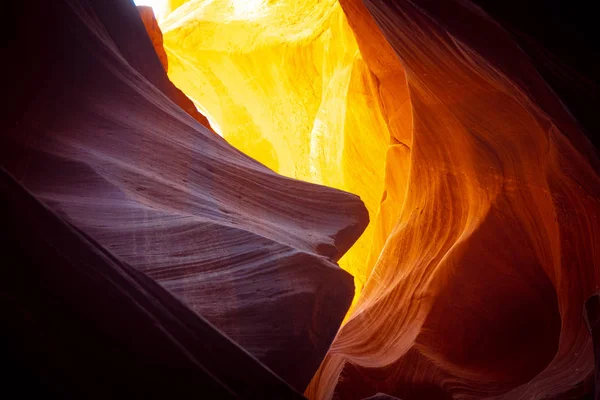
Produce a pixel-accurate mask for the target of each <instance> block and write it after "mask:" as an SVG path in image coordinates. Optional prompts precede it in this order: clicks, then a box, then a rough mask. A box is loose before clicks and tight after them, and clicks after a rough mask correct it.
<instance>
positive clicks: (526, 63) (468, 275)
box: [161, 0, 600, 399]
mask: <svg viewBox="0 0 600 400" xmlns="http://www.w3.org/2000/svg"><path fill="white" fill-rule="evenodd" d="M175 3H177V4H176V6H179V8H177V9H175V11H173V12H172V13H171V14H170V15H169V16H167V18H166V20H165V21H164V23H163V24H162V26H161V27H162V28H163V30H164V32H165V47H166V48H167V54H168V57H169V60H170V62H171V65H173V69H172V70H171V71H170V77H171V79H173V81H174V82H176V83H177V85H179V86H180V87H182V88H183V89H184V90H185V92H186V93H188V95H190V96H191V98H193V99H194V102H195V103H198V104H201V105H202V106H203V107H205V109H206V111H207V113H208V114H209V115H211V117H212V118H213V119H214V120H215V121H216V125H218V126H220V132H221V133H222V135H223V136H224V137H225V138H226V139H227V140H228V141H230V142H231V143H232V144H234V145H235V146H237V147H238V148H240V149H242V150H243V151H244V152H247V153H248V154H250V155H252V156H253V157H256V158H258V159H261V160H263V161H264V162H265V163H267V164H268V165H271V166H272V167H273V168H275V169H277V170H279V171H280V172H282V173H283V174H287V175H290V176H294V177H299V178H302V179H309V180H313V181H315V182H321V183H326V184H329V185H333V186H337V187H340V188H345V189H349V190H353V191H355V192H356V193H359V194H360V195H361V198H364V199H365V202H366V205H367V208H368V209H369V212H370V214H371V219H372V220H373V221H374V222H373V224H372V225H371V227H370V228H369V229H367V234H366V235H365V236H363V238H362V239H361V242H360V243H361V246H363V250H362V251H361V252H360V253H354V252H349V254H348V259H346V260H343V261H347V264H346V263H341V265H342V266H343V267H344V268H347V270H348V271H350V272H351V273H352V274H354V275H355V280H356V282H357V285H356V286H357V289H358V290H357V296H358V297H357V299H356V301H355V306H354V307H353V308H352V309H351V311H350V313H349V315H348V316H347V320H346V322H345V324H344V326H343V327H342V329H341V330H340V332H339V334H338V336H337V338H336V340H335V341H334V343H333V345H332V348H331V349H330V351H329V354H328V356H327V358H326V360H325V362H324V363H323V364H322V366H321V369H320V371H319V373H318V374H317V375H316V376H315V378H314V379H313V382H312V384H311V386H310V387H309V389H308V390H307V392H306V394H307V395H308V396H309V397H310V398H315V399H328V398H331V397H332V396H333V397H334V398H340V399H360V398H364V397H367V396H370V395H373V394H375V393H377V392H378V391H380V392H386V393H389V394H392V395H395V396H398V397H400V398H408V399H411V398H417V399H418V398H427V399H438V398H439V399H445V398H457V399H479V398H506V399H541V398H563V397H566V398H577V397H581V396H583V395H585V394H586V393H589V392H590V388H591V382H592V379H591V378H592V374H591V373H592V368H593V356H592V355H593V354H592V349H591V347H592V346H591V340H590V336H589V334H588V333H587V332H586V329H585V325H584V323H583V314H582V305H583V303H584V301H585V300H586V299H587V298H588V297H589V296H590V295H591V294H592V293H594V292H595V291H597V290H598V287H599V285H600V274H599V272H598V271H599V266H600V259H599V254H600V247H599V246H600V237H599V229H600V225H599V224H600V222H599V220H598V214H599V213H600V179H599V171H600V167H599V166H600V164H599V161H598V157H597V154H596V151H595V150H594V148H593V147H592V146H591V145H590V144H589V142H588V140H587V139H586V137H585V135H584V134H583V132H582V131H581V129H580V127H579V126H578V124H577V122H576V121H575V120H574V118H573V117H572V116H571V114H570V113H569V112H568V110H567V109H566V108H565V106H564V105H563V104H562V103H561V101H560V100H559V98H558V97H557V96H556V95H555V94H554V92H553V91H552V90H551V89H550V87H549V86H548V85H547V84H546V82H545V81H544V80H543V79H542V78H541V76H540V74H539V73H538V71H537V70H536V68H535V66H534V64H533V63H532V61H531V59H530V58H529V57H528V55H527V54H526V53H525V52H524V51H523V50H522V48H521V47H520V46H519V43H517V41H516V40H515V38H514V37H513V36H512V35H511V34H509V33H508V31H507V30H505V29H504V28H503V27H502V26H501V25H499V24H498V23H497V22H496V21H494V20H493V19H492V18H490V17H489V16H488V15H487V14H486V13H485V12H484V11H483V10H482V9H480V8H478V7H477V6H475V5H474V4H473V3H471V2H468V1H450V2H430V1H392V0H389V1H384V0H369V1H365V4H363V2H362V1H359V0H340V4H338V3H337V2H334V1H331V2H304V3H303V6H302V7H298V6H295V4H296V2H286V1H283V2H277V3H276V4H273V3H266V2H252V4H250V3H249V2H246V3H245V7H246V8H244V9H243V10H241V9H238V8H237V7H238V5H239V2H236V1H234V0H221V1H215V2H209V3H206V2H202V1H199V0H190V1H179V2H173V4H175ZM252 5H254V7H252ZM340 5H341V9H340ZM172 9H174V7H173V8H172ZM340 11H343V12H344V14H345V16H346V18H347V21H346V19H344V18H341V17H340ZM340 18H341V19H340ZM349 29H351V30H352V32H353V33H354V36H352V35H350V34H349V33H348V30H349ZM225 38H226V39H225ZM258 60H259V61H258ZM313 66H316V68H314V67H313ZM350 69H351V70H352V75H351V77H350V78H347V77H346V75H345V73H346V71H348V70H350ZM364 82H368V84H367V85H365V84H364ZM307 88H308V89H307ZM331 93H336V94H337V96H344V97H345V98H344V101H343V102H331V101H329V100H330V99H331V98H330V97H328V95H329V94H331ZM367 99H368V100H367ZM366 104H368V105H369V107H368V111H365V110H364V107H365V105H366ZM228 110H235V112H234V113H227V111H228ZM352 118H357V119H359V118H360V119H359V122H357V123H356V125H355V127H356V128H353V125H352V123H348V121H352ZM323 126H325V127H327V128H329V129H322V127H323ZM323 132H325V133H326V134H324V135H323V134H322V133H323ZM382 135H383V137H382ZM342 140H343V142H342V143H341V141H342ZM367 143H368V145H369V146H370V147H368V148H367V147H361V146H367ZM371 143H376V145H371ZM315 144H317V145H318V146H319V149H320V152H319V153H318V155H317V157H313V153H311V152H309V151H307V150H303V149H306V148H311V149H312V147H311V146H312V145H315ZM349 144H351V146H352V147H354V148H358V149H361V150H362V152H359V153H358V154H357V153H352V152H348V151H346V150H347V146H348V145H349ZM371 146H372V147H371ZM307 155H308V156H307ZM382 161H384V166H383V167H381V164H380V163H381V162H382ZM307 171H308V172H310V173H308V172H307ZM352 171H373V172H372V173H371V172H369V174H370V176H371V178H370V179H369V180H368V181H367V182H365V180H363V179H361V178H360V177H359V178H357V177H356V176H357V175H360V174H353V173H352ZM352 179H357V180H356V182H359V183H360V184H356V189H354V187H353V182H352ZM365 192H367V193H365ZM363 283H364V289H362V290H361V287H362V286H363Z"/></svg>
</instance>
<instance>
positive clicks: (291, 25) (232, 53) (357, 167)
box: [161, 0, 390, 292]
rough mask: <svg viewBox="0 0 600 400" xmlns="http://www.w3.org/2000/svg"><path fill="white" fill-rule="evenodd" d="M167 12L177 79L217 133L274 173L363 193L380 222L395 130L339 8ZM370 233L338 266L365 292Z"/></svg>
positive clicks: (168, 45) (203, 6)
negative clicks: (385, 117)
mask: <svg viewBox="0 0 600 400" xmlns="http://www.w3.org/2000/svg"><path fill="white" fill-rule="evenodd" d="M168 8H169V9H170V10H171V11H172V13H171V14H169V15H168V16H167V17H166V19H165V20H164V21H163V23H162V24H161V28H162V30H163V34H164V45H165V49H166V51H167V55H168V58H169V77H170V79H171V80H172V81H173V82H174V83H175V85H176V86H177V87H179V88H180V89H182V90H183V91H184V92H185V93H186V95H187V96H188V97H190V98H191V99H192V100H193V101H194V103H195V104H196V105H197V107H198V108H199V109H200V110H201V111H202V112H203V113H204V114H205V115H207V116H208V117H209V120H210V121H211V125H212V126H213V128H215V130H216V131H218V132H219V133H220V134H222V135H223V137H224V138H225V139H227V141H229V142H230V143H231V144H233V145H234V146H236V147H237V148H238V149H240V150H242V151H243V152H245V153H246V154H248V155H250V156H252V157H253V158H255V159H257V160H258V161H260V162H261V163H263V164H265V165H266V166H268V167H270V168H272V169H273V170H275V171H276V172H279V173H281V174H283V175H286V176H289V177H293V178H297V179H301V180H306V181H310V182H314V183H319V184H324V185H328V186H331V187H335V188H339V189H342V190H346V191H350V192H353V193H356V194H358V195H359V196H360V197H361V199H362V200H363V201H364V202H365V205H366V206H367V208H368V210H369V214H370V216H371V219H372V220H374V219H375V217H376V215H377V213H378V208H379V203H380V200H381V193H382V191H383V180H384V163H385V157H386V151H387V150H386V149H387V146H388V142H389V137H390V133H389V132H388V125H387V123H386V121H385V119H384V117H383V113H382V108H383V106H384V104H382V102H381V101H380V100H379V92H378V90H379V88H378V82H377V79H376V78H375V75H374V74H373V73H371V72H370V70H369V68H367V66H366V65H365V63H364V61H363V59H362V57H361V54H360V51H359V48H358V45H357V42H356V39H355V38H354V34H353V32H352V29H351V28H350V26H349V25H348V23H347V21H346V17H345V15H344V12H343V10H342V8H341V7H340V5H339V3H338V2H337V1H334V0H328V1H316V0H314V1H305V2H297V1H296V0H286V1H280V2H277V3H273V4H271V3H268V2H266V1H260V0H259V1H233V0H217V1H210V2H208V1H199V0H193V1H187V2H182V1H171V2H170V6H169V7H168ZM173 10H174V11H173ZM372 236H373V231H372V228H368V229H367V230H366V231H365V233H364V235H363V236H362V238H361V239H360V240H359V241H358V242H357V244H356V245H355V246H354V247H353V248H352V249H351V250H350V251H349V252H348V253H347V254H346V256H344V258H343V259H342V260H341V261H340V265H341V266H342V267H343V268H344V269H346V270H348V271H349V272H350V273H352V274H353V275H354V276H355V284H356V286H357V292H358V291H360V290H361V287H362V285H363V284H364V281H365V279H366V276H367V273H368V271H369V269H370V266H369V263H368V262H367V260H368V254H369V251H370V243H371V237H372ZM379 247H381V244H380V245H379ZM374 258H376V256H375V257H374Z"/></svg>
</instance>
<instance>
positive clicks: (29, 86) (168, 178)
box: [0, 0, 368, 390]
mask: <svg viewBox="0 0 600 400" xmlns="http://www.w3.org/2000/svg"><path fill="white" fill-rule="evenodd" d="M33 3H35V4H33ZM33 3H32V2H29V3H28V4H27V7H25V6H22V7H21V8H22V9H21V11H22V12H20V13H19V12H18V13H17V14H16V15H17V19H16V25H15V29H14V32H15V33H16V35H17V38H18V40H16V41H13V42H9V43H8V45H9V46H8V50H7V51H8V52H10V54H13V55H14V59H15V60H16V62H15V63H14V64H11V65H10V70H9V71H8V74H9V75H10V76H11V77H12V78H14V80H15V82H17V83H18V84H16V85H13V86H11V87H10V88H9V90H8V93H7V94H6V96H8V98H10V99H11V100H12V102H11V104H10V105H9V107H7V108H6V109H4V110H3V111H4V112H6V120H7V121H8V123H7V125H6V126H7V131H6V132H5V133H4V134H3V135H2V138H1V139H0V155H1V160H2V166H3V167H4V168H6V170H7V171H8V172H10V173H11V174H12V175H13V176H15V178H16V179H17V180H18V181H19V182H20V183H22V184H23V185H24V186H25V187H26V188H27V189H28V190H30V191H31V192H32V193H33V195H34V196H35V197H36V198H38V199H40V200H42V201H43V202H44V203H46V204H47V205H49V206H50V207H51V208H52V209H53V210H55V211H56V212H58V213H59V214H60V215H62V216H64V218H65V219H66V220H67V221H68V222H69V223H71V224H73V225H74V226H76V227H77V228H79V229H80V230H81V231H83V232H84V233H86V234H87V235H89V236H91V237H92V238H93V239H95V240H96V241H97V242H98V243H99V244H100V245H101V246H102V247H104V248H106V249H107V250H108V251H110V252H112V253H113V254H115V255H116V256H117V257H118V258H119V259H121V260H122V261H124V262H126V263H128V264H130V265H131V266H133V267H135V268H137V269H138V270H140V271H142V272H144V273H145V274H146V275H147V276H149V277H150V278H152V279H154V280H156V281H157V282H159V283H160V284H161V285H162V286H163V287H164V288H166V289H167V290H168V291H169V292H170V293H172V294H174V295H175V296H177V297H178V298H179V299H181V300H182V301H183V302H184V303H185V304H186V305H187V306H188V307H189V308H190V309H191V310H193V311H195V312H196V313H198V314H200V315H202V316H203V317H204V318H206V319H207V320H208V321H209V322H211V323H212V324H214V325H215V326H216V327H217V328H219V329H220V330H222V332H224V333H225V334H226V335H228V336H229V337H230V338H231V339H233V340H234V341H235V342H237V343H238V344H239V345H241V346H242V347H243V348H244V349H246V350H247V351H248V352H250V353H251V354H252V355H253V356H255V357H256V358H258V360H260V361H261V362H262V363H264V364H265V365H266V366H267V367H268V368H270V369H272V370H273V371H274V372H275V373H277V374H278V375H279V376H281V377H282V378H283V379H285V380H286V381H287V382H288V383H290V384H291V385H292V386H294V387H295V388H297V389H300V390H303V389H304V388H305V386H306V385H307V384H308V382H309V380H310V379H311V377H312V375H313V373H314V371H315V370H316V369H317V367H318V365H319V363H320V361H321V359H322V357H323V356H324V354H325V352H326V351H327V348H328V346H329V344H330V342H331V340H332V339H333V337H334V335H335V333H336V331H337V329H338V327H339V324H340V323H341V320H342V318H343V316H344V314H345V312H346V310H347V308H348V306H349V305H350V302H351V299H352V295H353V285H352V277H351V276H350V275H349V274H348V273H346V272H345V271H343V270H341V269H340V268H339V267H338V266H337V265H336V263H335V262H336V260H338V259H339V258H340V257H341V256H342V255H343V254H344V252H345V251H347V250H348V248H349V247H350V246H351V245H352V243H353V242H354V241H355V240H356V239H357V237H358V236H359V235H360V233H361V232H362V230H363V229H364V227H365V225H366V224H367V222H368V215H367V212H366V210H365V208H364V206H363V204H362V202H361V201H360V199H359V198H358V197H357V196H355V195H351V194H348V193H343V192H340V191H338V190H335V189H331V188H326V187H321V186H316V185H313V184H309V183H305V182H300V181H295V180H292V179H288V178H283V177H281V176H279V175H277V174H275V173H274V172H272V171H271V170H269V169H267V168H265V167H264V166H263V165H261V164H259V163H258V162H256V161H254V160H252V159H251V158H249V157H247V156H246V155H244V154H242V153H241V152H239V151H238V150H235V149H234V148H232V147H231V146H230V145H229V144H227V143H226V142H225V141H224V140H223V139H222V138H220V137H218V136H217V135H215V134H213V133H212V132H210V131H209V130H208V129H206V128H204V127H203V126H201V125H200V124H198V123H197V121H196V120H194V119H193V118H192V117H190V115H188V114H187V113H186V112H185V111H184V110H182V109H181V108H180V107H178V106H177V105H176V104H175V103H174V102H173V101H175V102H177V101H178V100H179V99H180V98H178V97H177V96H178V94H177V93H180V92H178V90H177V89H176V88H175V87H174V86H173V85H172V84H171V83H170V82H169V81H168V79H167V77H166V75H165V72H164V69H163V68H162V66H161V64H160V62H159V60H158V58H157V56H156V54H155V52H154V50H153V47H152V43H151V42H150V40H149V39H148V36H147V35H146V33H145V30H144V25H143V24H142V21H141V20H140V18H139V15H138V12H137V10H136V8H135V6H134V5H133V4H131V3H129V2H125V1H116V0H114V1H85V0H81V1H79V0H64V1H54V2H42V1H39V2H33ZM30 9H31V10H33V12H29V10H30ZM26 10H27V11H28V12H25V11H26ZM58 21H60V23H58ZM99 301H101V299H99ZM115 312H117V311H115ZM235 367H236V366H232V368H235Z"/></svg>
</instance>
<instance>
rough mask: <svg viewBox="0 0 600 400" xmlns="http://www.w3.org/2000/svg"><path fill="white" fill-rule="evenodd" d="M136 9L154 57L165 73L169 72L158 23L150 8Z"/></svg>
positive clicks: (141, 7) (140, 7)
mask: <svg viewBox="0 0 600 400" xmlns="http://www.w3.org/2000/svg"><path fill="white" fill-rule="evenodd" d="M137 9H138V11H139V12H140V17H141V18H142V22H143V23H144V26H145V27H146V32H147V33H148V37H149V38H150V40H151V41H152V46H154V51H156V55H157V56H158V59H159V60H160V63H161V64H162V66H163V68H164V69H165V71H169V59H168V58H167V53H166V52H165V48H164V47H163V35H162V31H161V30H160V28H159V27H158V22H157V21H156V17H155V16H154V11H152V7H148V6H138V8H137Z"/></svg>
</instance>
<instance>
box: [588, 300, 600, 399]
mask: <svg viewBox="0 0 600 400" xmlns="http://www.w3.org/2000/svg"><path fill="white" fill-rule="evenodd" d="M585 310H586V315H585V317H586V322H587V324H588V329H589V330H590V334H591V335H592V340H593V342H594V359H595V361H596V368H595V373H594V380H595V385H594V396H595V397H594V399H596V400H597V399H600V293H596V294H595V295H593V296H592V297H590V298H589V299H588V300H587V301H586V302H585Z"/></svg>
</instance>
